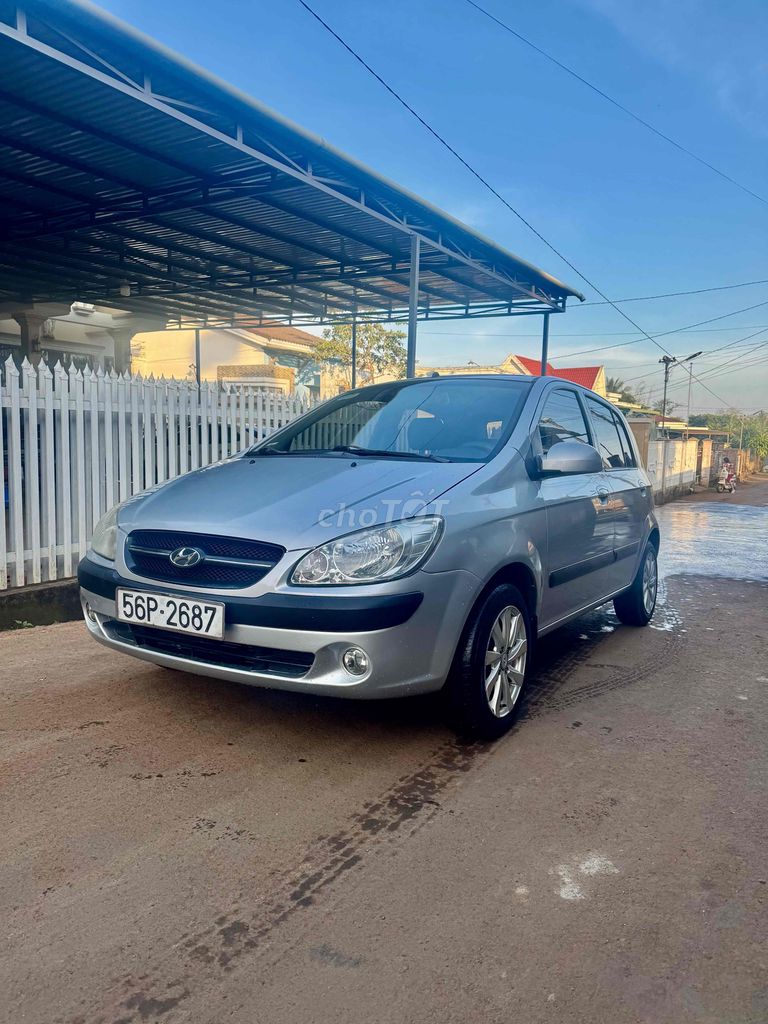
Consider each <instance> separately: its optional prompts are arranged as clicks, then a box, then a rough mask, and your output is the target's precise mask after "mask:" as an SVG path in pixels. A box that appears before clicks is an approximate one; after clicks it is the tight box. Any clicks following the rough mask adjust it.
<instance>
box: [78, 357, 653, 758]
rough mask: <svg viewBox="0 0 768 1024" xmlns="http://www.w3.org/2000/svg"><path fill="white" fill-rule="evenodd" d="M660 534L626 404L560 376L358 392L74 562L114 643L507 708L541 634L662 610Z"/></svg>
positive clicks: (483, 728)
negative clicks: (612, 614)
mask: <svg viewBox="0 0 768 1024" xmlns="http://www.w3.org/2000/svg"><path fill="white" fill-rule="evenodd" d="M658 548H659V528H658V524H657V522H656V518H655V516H654V513H653V497H652V488H651V484H650V481H649V479H648V476H647V475H646V473H645V471H644V470H643V468H642V466H641V465H640V460H639V457H638V452H637V448H636V445H635V443H634V440H633V438H632V434H631V432H630V431H629V430H628V429H627V425H626V423H625V421H624V419H623V417H622V416H621V415H620V414H619V413H618V412H617V410H616V409H615V408H613V407H612V406H611V405H610V404H608V403H607V402H605V401H603V400H602V399H601V398H600V397H598V396H597V395H596V394H594V393H593V392H591V391H587V390H585V389H583V388H580V387H578V386H576V385H573V384H569V383H566V382H564V381H562V380H559V379H554V378H531V377H517V376H451V377H429V378H417V379H415V380H407V381H395V382H392V383H387V384H377V385H373V386H370V387H365V388H359V389H357V390H354V391H349V392H346V393H345V394H343V395H340V396H339V397H338V398H334V399H332V400H330V401H328V402H325V403H324V404H322V405H320V406H318V407H317V408H315V409H313V410H312V411H311V412H309V413H307V414H306V415H304V416H302V417H301V418H299V419H297V420H294V421H293V422H292V423H290V424H289V425H288V426H286V427H284V428H283V429H282V430H279V431H277V432H276V433H274V434H272V435H271V436H270V437H269V438H268V439H267V440H266V441H263V442H262V443H260V444H258V445H256V446H255V447H254V448H251V449H250V450H248V451H246V452H244V453H243V454H241V455H238V456H236V457H234V458H231V459H229V460H227V461H224V462H221V463H219V464H217V465H215V466H211V467H208V468H206V469H201V470H197V471H195V472H192V473H188V474H186V475H185V476H182V477H179V478H177V479H175V480H172V481H170V482H168V483H166V484H163V485H162V486H159V487H156V488H152V489H150V490H148V491H145V492H143V493H142V494H140V495H137V496H136V497H134V498H131V499H130V500H128V501H126V502H124V503H123V504H122V505H120V506H118V507H117V508H115V509H113V510H112V511H111V512H109V513H108V514H107V515H106V516H105V517H104V518H103V519H102V520H101V522H100V523H99V524H98V526H97V528H96V530H95V531H94V535H93V540H92V544H91V548H90V550H89V551H88V554H87V555H86V557H85V558H84V559H83V560H82V562H81V563H80V568H79V578H80V587H81V597H82V604H83V611H84V614H85V621H86V624H87V626H88V629H89V630H90V632H91V634H92V636H93V637H94V638H95V639H96V640H98V641H100V642H101V643H103V644H106V645H107V646H108V647H112V648H114V649H116V650H119V651H123V652H124V653H126V654H131V655H134V656H135V657H137V658H142V659H144V660H146V661H151V662H154V663H156V664H158V665H165V666H167V667H169V668H175V669H182V670H184V671H187V672H197V673H200V674H202V675H208V676H213V677H215V678H218V679H227V680H234V681H236V682H240V683H247V684H249V685H253V686H266V687H276V688H280V689H285V690H295V691H299V692H306V693H313V694H330V695H334V696H343V697H357V698H372V697H395V696H403V695H407V694H417V693H424V692H427V691H430V690H440V689H443V690H444V692H445V695H446V697H447V698H448V705H449V707H450V709H451V711H452V714H453V716H454V719H455V721H456V724H457V726H458V727H459V728H460V729H461V731H463V732H465V733H469V734H472V735H476V736H482V737H485V738H493V737H496V736H499V735H501V734H502V733H503V732H505V731H506V730H507V729H508V728H509V727H510V726H511V724H512V722H513V721H514V718H515V714H516V712H517V711H518V710H519V707H520V696H521V693H522V691H523V688H524V686H525V682H526V678H527V675H528V672H529V669H530V666H531V656H532V652H533V648H534V645H535V642H536V641H537V640H540V639H541V638H542V637H543V636H545V635H546V634H547V633H549V632H550V631H551V630H553V629H555V628H557V627H558V626H560V625H562V624H563V623H565V622H567V621H568V620H569V619H572V618H574V617H575V616H578V615H582V614H583V613H584V612H586V611H588V610H590V609H592V608H595V607H596V606H598V605H601V604H603V603H605V602H607V601H610V600H613V603H614V606H615V609H616V613H617V615H618V617H619V618H620V619H621V620H622V621H623V622H626V623H630V624H632V625H637V626H642V625H645V624H646V623H647V622H648V621H649V619H650V618H651V616H652V614H653V611H654V607H655V603H656V589H657V569H656V555H657V551H658Z"/></svg>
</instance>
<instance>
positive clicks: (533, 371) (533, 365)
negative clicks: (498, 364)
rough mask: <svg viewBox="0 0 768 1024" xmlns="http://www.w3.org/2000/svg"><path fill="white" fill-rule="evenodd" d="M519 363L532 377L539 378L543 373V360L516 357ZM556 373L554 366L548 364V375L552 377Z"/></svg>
mask: <svg viewBox="0 0 768 1024" xmlns="http://www.w3.org/2000/svg"><path fill="white" fill-rule="evenodd" d="M515 359H516V360H517V361H518V363H521V364H522V365H523V366H524V367H525V369H526V370H527V371H528V373H530V375H531V376H532V377H538V376H539V374H540V373H541V360H540V359H529V358H528V356H515ZM554 372H555V368H554V366H552V364H551V363H547V373H548V374H550V375H552V374H554Z"/></svg>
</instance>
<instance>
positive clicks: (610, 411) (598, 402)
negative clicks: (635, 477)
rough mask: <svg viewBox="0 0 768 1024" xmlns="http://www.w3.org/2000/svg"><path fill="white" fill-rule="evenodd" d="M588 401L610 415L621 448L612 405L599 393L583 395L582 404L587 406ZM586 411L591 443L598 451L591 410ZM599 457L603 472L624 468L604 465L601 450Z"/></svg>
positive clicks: (612, 471) (617, 423) (622, 467)
mask: <svg viewBox="0 0 768 1024" xmlns="http://www.w3.org/2000/svg"><path fill="white" fill-rule="evenodd" d="M590 402H591V403H592V404H593V405H596V406H597V407H598V409H600V408H602V409H604V410H605V411H606V412H607V413H608V415H609V417H610V420H611V422H612V423H613V427H614V430H615V431H616V439H617V441H618V442H619V448H623V444H622V441H621V434H620V433H619V422H618V419H617V417H616V414H615V411H614V409H613V407H612V406H610V405H608V403H607V402H604V401H603V400H602V398H600V396H599V395H595V396H594V397H593V396H592V395H586V396H585V400H584V404H585V405H586V406H589V404H590ZM588 411H589V423H590V432H591V433H592V436H593V438H594V440H593V442H592V444H593V447H594V448H596V449H597V451H598V452H600V447H599V442H598V434H597V428H596V427H595V425H594V423H593V422H592V410H591V409H589V410H588ZM633 455H634V452H633ZM600 457H601V458H602V459H603V472H604V473H615V472H616V471H617V470H621V469H624V468H625V467H624V466H606V465H605V461H606V460H605V458H603V455H602V452H600Z"/></svg>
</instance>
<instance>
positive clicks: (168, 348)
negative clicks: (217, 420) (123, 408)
mask: <svg viewBox="0 0 768 1024" xmlns="http://www.w3.org/2000/svg"><path fill="white" fill-rule="evenodd" d="M269 362H270V359H269V358H268V356H267V355H266V353H265V352H262V351H260V350H259V349H258V348H257V347H256V346H254V345H249V344H248V343H247V342H246V341H244V340H243V339H241V338H238V337H237V335H235V334H232V333H231V332H229V331H201V332H200V378H201V380H217V379H218V368H219V366H222V365H229V366H232V365H238V366H241V365H243V364H246V363H247V364H249V365H259V364H265V363H269ZM194 363H195V332H194V331H150V332H147V333H145V334H137V335H136V336H135V337H134V339H133V341H132V343H131V369H132V371H133V373H140V374H141V375H142V377H148V376H150V374H151V375H152V376H154V377H175V378H176V379H178V380H184V379H185V378H190V379H191V378H192V377H194V375H195V371H194Z"/></svg>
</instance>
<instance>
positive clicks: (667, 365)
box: [659, 352, 701, 498]
mask: <svg viewBox="0 0 768 1024" xmlns="http://www.w3.org/2000/svg"><path fill="white" fill-rule="evenodd" d="M700 355H701V352H694V353H693V354H692V355H690V356H686V357H685V359H678V358H677V356H662V357H661V359H660V360H659V362H660V363H663V365H664V397H663V399H662V401H661V434H662V445H661V449H662V452H663V457H662V463H661V496H662V498H663V497H664V484H665V482H666V478H667V438H666V436H665V435H666V432H667V385H668V384H669V374H670V371H671V369H672V366H673V364H674V363H690V361H691V360H692V359H695V358H696V356H700ZM688 369H689V371H690V373H691V375H692V374H693V370H692V369H691V367H690V366H689V367H688ZM691 379H692V378H691V377H689V378H688V426H689V427H690V425H691V424H690V419H691Z"/></svg>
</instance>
